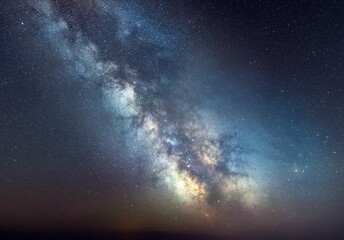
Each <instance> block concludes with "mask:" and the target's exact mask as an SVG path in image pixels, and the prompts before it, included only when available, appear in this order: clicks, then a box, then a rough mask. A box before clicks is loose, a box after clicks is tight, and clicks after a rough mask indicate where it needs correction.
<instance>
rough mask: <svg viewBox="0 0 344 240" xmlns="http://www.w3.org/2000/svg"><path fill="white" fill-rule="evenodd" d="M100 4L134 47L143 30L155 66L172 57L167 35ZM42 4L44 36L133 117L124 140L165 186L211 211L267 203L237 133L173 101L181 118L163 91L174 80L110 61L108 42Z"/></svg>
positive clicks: (115, 107)
mask: <svg viewBox="0 0 344 240" xmlns="http://www.w3.org/2000/svg"><path fill="white" fill-rule="evenodd" d="M99 4H100V5H99V6H97V7H98V8H99V10H98V8H97V9H96V10H95V11H104V12H101V13H100V14H104V15H105V14H110V16H111V17H113V19H116V20H117V21H118V22H120V23H122V24H123V26H121V28H123V30H122V31H123V33H121V30H119V33H118V38H120V40H119V41H120V42H121V43H120V44H123V45H126V41H128V40H127V38H130V37H131V36H132V35H133V34H134V33H133V31H135V30H137V31H138V32H137V35H138V36H135V38H138V39H135V41H139V44H148V45H150V47H151V48H152V49H153V50H155V51H156V53H154V54H153V55H152V56H150V58H152V59H153V61H154V58H155V59H156V61H157V63H156V65H157V66H155V64H154V63H153V64H154V65H153V66H152V67H159V64H160V62H159V61H164V60H165V61H170V59H169V57H170V56H169V55H168V54H166V55H167V56H164V54H165V52H164V51H168V50H169V49H167V50H165V46H164V45H163V46H160V45H159V42H158V43H155V40H156V39H158V38H161V36H160V35H159V34H161V33H160V32H157V33H155V32H153V33H152V34H155V35H156V36H155V35H153V36H150V37H149V38H148V36H145V31H143V33H141V31H140V29H139V26H137V24H138V23H137V22H136V21H135V19H129V20H128V19H126V17H124V16H122V15H121V14H120V13H117V12H116V9H115V11H113V12H110V13H108V12H106V10H107V6H106V5H105V6H104V5H103V4H104V3H102V2H100V3H99ZM34 6H35V9H36V10H37V19H38V21H39V22H40V24H41V27H42V31H43V35H45V37H46V38H47V39H49V41H50V43H51V44H53V46H54V48H55V51H56V52H57V54H58V55H59V57H61V58H63V60H64V61H65V62H66V64H67V65H70V66H72V67H71V68H72V69H71V71H73V72H75V73H76V74H78V76H79V77H80V79H81V81H84V82H85V84H86V83H87V84H95V83H98V84H100V85H101V86H102V91H103V94H104V101H105V102H106V104H107V105H108V109H109V111H114V114H116V115H119V116H121V117H123V118H125V119H126V120H125V121H126V122H125V124H126V128H127V129H126V136H125V139H126V144H125V143H123V145H124V147H125V148H128V149H130V151H135V152H137V154H138V155H141V157H142V159H144V161H145V162H146V169H147V171H149V174H151V175H153V176H155V177H156V178H157V179H158V185H159V188H160V189H163V190H164V191H168V192H170V193H171V194H172V196H173V198H175V199H176V201H181V202H182V203H185V204H187V205H188V206H189V207H190V206H191V207H194V208H201V209H202V213H203V214H204V215H206V216H208V215H209V214H210V213H208V211H212V205H214V204H217V205H224V206H228V205H231V204H232V203H233V202H237V203H239V204H240V205H242V207H244V208H251V209H253V208H254V207H255V206H256V205H260V196H259V191H258V189H257V186H256V182H255V179H253V178H252V177H251V176H250V175H249V174H248V173H247V171H246V169H245V168H246V166H245V165H247V164H248V163H246V162H245V160H244V159H242V158H241V157H240V151H242V149H241V148H240V146H237V145H236V144H235V143H234V142H233V140H232V139H233V137H234V136H231V135H229V133H224V132H221V131H222V129H216V127H215V126H213V124H212V120H211V119H208V118H207V117H204V116H202V113H201V112H198V111H197V109H192V108H191V107H189V106H188V105H187V104H186V103H185V104H183V106H178V105H175V106H173V108H174V109H173V110H172V111H179V114H178V115H179V116H178V117H174V118H173V117H171V116H172V115H173V114H174V113H173V112H170V109H169V108H167V107H166V105H167V104H169V103H168V102H167V101H166V100H165V99H164V96H163V95H161V94H160V95H161V96H159V91H161V90H160V89H159V88H160V86H161V85H163V84H164V83H163V81H171V80H170V79H164V76H161V75H157V76H156V77H155V79H153V80H152V81H143V80H141V79H140V74H141V72H140V70H139V69H137V68H136V67H135V66H134V67H132V66H131V65H130V63H128V62H119V61H118V60H117V59H118V58H119V59H120V58H121V57H122V56H121V55H119V56H118V57H117V58H116V57H114V58H113V59H109V60H106V61H103V60H102V59H101V56H100V54H99V51H100V50H99V48H101V46H97V45H96V44H95V43H93V42H92V41H90V40H89V39H88V38H87V37H86V36H85V35H83V33H82V32H81V31H73V29H72V26H71V25H70V24H69V23H67V22H66V21H65V20H64V19H63V17H62V16H60V15H59V12H58V10H57V9H55V8H54V6H53V5H52V4H51V3H50V2H48V1H44V2H36V3H35V4H34ZM134 24H136V25H134ZM131 25H134V26H131ZM134 27H136V28H137V29H134ZM148 28H154V26H150V25H148ZM122 34H124V36H121V35H122ZM125 35H127V36H125ZM163 37H164V36H163ZM135 47H136V46H135ZM159 48H162V49H159ZM136 57H137V58H141V57H142V55H138V56H136ZM143 61H145V60H143ZM170 108H171V107H170ZM211 117H213V116H211ZM211 117H210V118H211ZM147 165H148V166H149V167H147Z"/></svg>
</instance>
